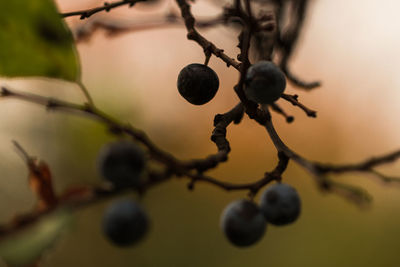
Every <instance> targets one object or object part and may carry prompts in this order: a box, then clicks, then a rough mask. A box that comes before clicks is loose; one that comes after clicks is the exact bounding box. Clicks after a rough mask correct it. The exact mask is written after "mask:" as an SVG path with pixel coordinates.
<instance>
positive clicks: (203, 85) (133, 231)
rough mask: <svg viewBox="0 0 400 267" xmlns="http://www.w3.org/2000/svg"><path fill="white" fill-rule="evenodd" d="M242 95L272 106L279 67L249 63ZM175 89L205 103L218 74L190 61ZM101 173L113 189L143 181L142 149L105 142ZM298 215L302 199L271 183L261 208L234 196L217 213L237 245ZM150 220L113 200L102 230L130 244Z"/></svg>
mask: <svg viewBox="0 0 400 267" xmlns="http://www.w3.org/2000/svg"><path fill="white" fill-rule="evenodd" d="M245 84H246V86H245V93H246V96H247V97H248V98H249V99H250V100H252V101H255V102H257V103H259V104H271V103H273V102H274V101H276V100H277V99H279V98H280V96H281V94H282V93H283V91H284V90H285V87H286V80H285V76H284V74H283V73H282V71H281V70H280V69H279V68H278V67H277V66H276V65H274V64H273V63H272V62H270V61H260V62H258V63H256V64H254V65H252V66H251V67H250V68H249V69H248V71H247V74H246V82H245ZM177 86H178V91H179V93H180V94H181V95H182V96H183V97H184V98H185V99H186V100H187V101H188V102H190V103H192V104H194V105H203V104H205V103H207V102H209V101H210V100H211V99H212V98H214V96H215V95H216V93H217V91H218V87H219V79H218V76H217V74H216V73H215V72H214V71H213V70H212V69H211V68H210V67H208V66H206V65H203V64H190V65H188V66H186V67H184V68H183V69H182V70H181V72H180V73H179V76H178V82H177ZM98 163H99V165H98V166H99V171H100V173H101V175H102V176H103V177H104V178H105V179H106V180H107V181H108V182H110V183H111V184H112V185H113V186H114V187H115V188H116V189H123V188H129V187H130V188H135V187H138V186H139V185H140V183H141V177H142V176H143V175H142V173H143V170H144V168H145V165H146V160H145V153H144V152H143V151H142V149H141V148H140V147H138V146H137V145H135V144H134V143H132V142H129V141H118V142H114V143H110V144H107V145H105V146H104V147H103V149H102V150H101V152H100V154H99V161H98ZM299 214H300V198H299V196H298V194H297V192H296V190H295V189H294V188H292V187H291V186H289V185H287V184H282V183H279V184H275V185H273V186H270V187H269V188H267V189H266V190H265V191H264V193H263V194H262V196H261V202H260V206H257V205H256V204H255V203H254V202H252V201H250V200H245V199H241V200H237V201H235V202H233V203H231V204H230V205H228V206H227V207H226V209H225V211H224V212H223V214H222V217H221V227H222V230H223V232H224V233H225V235H226V237H227V238H228V240H229V241H230V242H231V243H232V244H234V245H236V246H240V247H244V246H249V245H252V244H254V243H256V242H257V241H258V240H260V239H261V237H262V236H263V235H264V233H265V230H266V226H267V223H271V224H275V225H286V224H289V223H292V222H294V221H295V220H296V219H297V218H298V216H299ZM148 228H149V219H148V217H147V215H146V213H145V211H144V210H143V209H142V208H141V206H140V205H139V204H137V203H136V202H134V201H132V200H123V201H117V202H115V203H113V204H112V205H111V206H110V207H109V208H108V209H107V210H106V212H105V214H104V219H103V231H104V233H105V235H106V236H107V238H108V239H109V240H110V241H111V242H112V243H114V244H115V245H118V246H128V245H132V244H134V243H136V242H137V241H139V240H140V239H142V238H143V237H144V236H145V234H146V232H147V231H148Z"/></svg>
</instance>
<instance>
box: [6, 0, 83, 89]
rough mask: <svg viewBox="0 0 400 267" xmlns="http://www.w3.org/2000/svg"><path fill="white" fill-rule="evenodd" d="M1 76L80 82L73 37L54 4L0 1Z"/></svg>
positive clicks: (45, 0)
mask: <svg viewBox="0 0 400 267" xmlns="http://www.w3.org/2000/svg"><path fill="white" fill-rule="evenodd" d="M0 76H6V77H21V76H45V77H51V78H60V79H65V80H69V81H77V80H78V79H79V76H80V68H79V60H78V55H77V52H76V49H75V45H74V40H73V38H72V34H71V32H70V31H69V29H68V27H67V26H66V25H65V23H64V22H63V20H62V18H61V16H60V15H59V13H58V11H57V8H56V6H55V4H54V2H53V1H52V0H12V1H7V0H0Z"/></svg>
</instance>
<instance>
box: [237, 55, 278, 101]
mask: <svg viewBox="0 0 400 267" xmlns="http://www.w3.org/2000/svg"><path fill="white" fill-rule="evenodd" d="M285 88H286V79H285V74H284V73H283V72H282V71H281V70H280V69H279V68H278V67H277V66H276V65H275V64H274V63H272V62H271V61H266V60H262V61H259V62H257V63H255V64H253V65H252V66H251V67H250V68H249V69H248V70H247V74H246V87H245V93H246V96H247V97H248V98H249V99H250V100H252V101H254V102H256V103H259V104H272V103H273V102H275V101H276V100H278V99H279V98H280V97H281V95H282V93H283V92H284V91H285Z"/></svg>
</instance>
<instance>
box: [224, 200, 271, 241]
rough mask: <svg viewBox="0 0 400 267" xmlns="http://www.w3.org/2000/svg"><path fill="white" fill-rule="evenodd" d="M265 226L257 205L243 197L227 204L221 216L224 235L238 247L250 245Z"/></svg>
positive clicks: (262, 231) (263, 230) (258, 237)
mask: <svg viewBox="0 0 400 267" xmlns="http://www.w3.org/2000/svg"><path fill="white" fill-rule="evenodd" d="M266 226H267V224H266V221H265V218H264V216H263V214H262V212H261V211H260V209H259V208H258V206H257V205H256V204H254V203H253V202H251V201H248V200H245V199H241V200H237V201H235V202H232V203H231V204H229V205H228V206H227V207H226V208H225V210H224V212H223V213H222V216H221V228H222V230H223V232H224V234H225V236H226V237H227V238H228V240H229V241H230V242H231V243H232V244H234V245H235V246H238V247H246V246H250V245H253V244H254V243H256V242H257V241H259V240H260V239H261V237H262V236H263V235H264V233H265V230H266Z"/></svg>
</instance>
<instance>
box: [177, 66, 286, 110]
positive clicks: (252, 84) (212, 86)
mask: <svg viewBox="0 0 400 267" xmlns="http://www.w3.org/2000/svg"><path fill="white" fill-rule="evenodd" d="M245 84H246V86H245V93H246V96H247V97H248V98H249V99H250V100H252V101H254V102H256V103H259V104H272V103H273V102H275V101H276V100H278V99H279V98H280V97H281V95H282V93H283V91H284V90H285V87H286V79H285V75H284V74H283V72H282V71H281V70H280V69H279V68H278V67H277V66H276V65H275V64H274V63H272V62H271V61H259V62H257V63H255V64H253V65H252V66H251V67H250V68H249V69H248V71H247V74H246V83H245ZM177 85H178V91H179V93H180V94H181V96H182V97H183V98H185V99H186V100H187V101H188V102H189V103H191V104H194V105H203V104H205V103H207V102H209V101H210V100H211V99H213V98H214V96H215V95H216V94H217V91H218V87H219V79H218V76H217V74H216V73H215V71H213V70H212V69H211V68H210V67H208V66H206V65H203V64H198V63H194V64H189V65H187V66H186V67H184V68H183V69H182V70H181V72H180V73H179V76H178V82H177Z"/></svg>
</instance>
